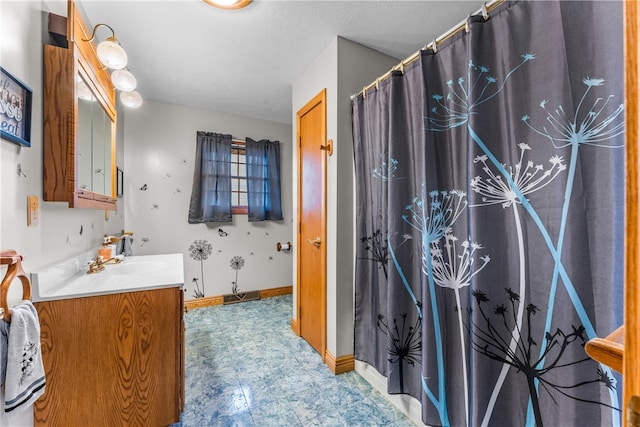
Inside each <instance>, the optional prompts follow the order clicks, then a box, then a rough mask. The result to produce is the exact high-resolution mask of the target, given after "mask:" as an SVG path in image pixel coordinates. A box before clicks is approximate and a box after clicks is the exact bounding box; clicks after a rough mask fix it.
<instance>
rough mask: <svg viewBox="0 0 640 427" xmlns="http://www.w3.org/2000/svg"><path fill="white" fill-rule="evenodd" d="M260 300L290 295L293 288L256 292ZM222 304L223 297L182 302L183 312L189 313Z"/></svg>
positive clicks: (217, 296)
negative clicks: (196, 309)
mask: <svg viewBox="0 0 640 427" xmlns="http://www.w3.org/2000/svg"><path fill="white" fill-rule="evenodd" d="M258 292H259V293H260V298H272V297H277V296H281V295H290V294H292V293H293V286H281V287H279V288H267V289H261V290H259V291H258ZM223 303H224V296H223V295H216V296H211V297H204V298H197V299H192V300H189V301H185V302H184V310H185V311H189V310H193V309H195V308H204V307H211V306H214V305H222V304H223Z"/></svg>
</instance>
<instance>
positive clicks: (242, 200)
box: [238, 193, 247, 206]
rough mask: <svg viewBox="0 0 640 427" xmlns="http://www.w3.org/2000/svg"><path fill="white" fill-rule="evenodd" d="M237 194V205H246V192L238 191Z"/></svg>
mask: <svg viewBox="0 0 640 427" xmlns="http://www.w3.org/2000/svg"><path fill="white" fill-rule="evenodd" d="M238 195H239V196H240V201H239V202H238V206H247V193H238Z"/></svg>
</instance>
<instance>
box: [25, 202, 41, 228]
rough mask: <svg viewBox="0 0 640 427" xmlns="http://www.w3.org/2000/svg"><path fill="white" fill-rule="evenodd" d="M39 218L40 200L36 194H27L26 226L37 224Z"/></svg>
mask: <svg viewBox="0 0 640 427" xmlns="http://www.w3.org/2000/svg"><path fill="white" fill-rule="evenodd" d="M39 220H40V202H39V201H38V196H27V227H34V226H36V225H38V222H39Z"/></svg>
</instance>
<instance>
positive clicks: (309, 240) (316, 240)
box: [307, 237, 322, 248]
mask: <svg viewBox="0 0 640 427" xmlns="http://www.w3.org/2000/svg"><path fill="white" fill-rule="evenodd" d="M307 241H308V242H309V243H311V244H312V245H313V246H315V247H316V248H319V247H320V244H321V243H322V239H321V238H320V237H316V238H315V239H314V240H311V239H307Z"/></svg>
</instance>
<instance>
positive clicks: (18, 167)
mask: <svg viewBox="0 0 640 427" xmlns="http://www.w3.org/2000/svg"><path fill="white" fill-rule="evenodd" d="M16 172H17V173H18V177H21V176H24V177H25V178H26V177H27V175H26V174H25V173H24V172H23V171H22V163H18V166H17V167H16Z"/></svg>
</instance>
